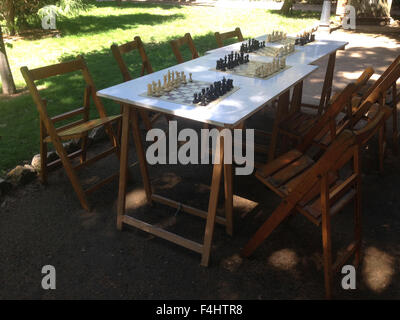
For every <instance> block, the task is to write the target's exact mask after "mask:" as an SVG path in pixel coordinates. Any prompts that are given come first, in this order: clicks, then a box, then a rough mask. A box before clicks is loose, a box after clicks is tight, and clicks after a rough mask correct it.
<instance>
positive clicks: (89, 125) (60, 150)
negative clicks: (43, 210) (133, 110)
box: [21, 56, 121, 210]
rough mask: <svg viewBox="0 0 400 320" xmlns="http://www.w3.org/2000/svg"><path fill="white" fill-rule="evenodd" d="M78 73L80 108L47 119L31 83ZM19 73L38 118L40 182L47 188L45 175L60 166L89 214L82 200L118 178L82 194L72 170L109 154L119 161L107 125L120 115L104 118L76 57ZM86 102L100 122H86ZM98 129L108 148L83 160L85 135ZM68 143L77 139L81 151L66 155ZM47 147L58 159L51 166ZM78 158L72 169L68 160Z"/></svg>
mask: <svg viewBox="0 0 400 320" xmlns="http://www.w3.org/2000/svg"><path fill="white" fill-rule="evenodd" d="M78 71H79V72H81V73H82V75H83V78H84V80H85V83H86V88H85V90H84V96H83V107H80V108H77V109H74V110H71V111H68V112H65V113H63V114H59V115H56V116H53V117H50V116H49V114H48V106H47V100H46V99H44V98H42V97H41V92H40V93H39V90H38V88H37V86H36V84H35V81H37V80H43V79H47V78H50V77H54V76H58V75H63V74H67V73H71V72H78ZM21 73H22V75H23V77H24V79H25V82H26V84H27V86H28V89H29V91H30V93H31V96H32V98H33V100H34V102H35V104H36V107H37V110H38V112H39V117H40V159H41V171H40V178H41V181H42V183H44V184H47V174H48V171H49V170H52V169H55V168H56V167H58V166H59V165H61V164H62V165H63V166H64V168H65V171H66V173H67V176H68V178H69V180H70V181H71V184H72V186H73V188H74V190H75V192H76V194H77V196H78V199H79V201H80V203H81V205H82V207H83V208H84V209H85V210H89V209H90V208H89V204H88V201H87V199H86V195H87V194H89V193H91V192H93V191H95V190H97V189H98V188H99V187H101V186H102V185H104V184H105V183H107V182H109V181H111V180H112V179H113V178H116V177H118V173H116V174H113V175H111V176H110V177H108V178H106V179H104V180H102V181H101V182H99V183H97V184H96V185H94V186H91V187H90V188H88V189H86V190H84V189H83V187H82V185H81V183H80V182H79V180H78V177H77V175H76V170H78V169H81V168H82V167H85V166H88V165H90V164H92V163H94V162H96V161H98V160H100V159H102V158H104V157H106V156H108V155H110V154H113V153H114V154H116V155H117V156H118V157H119V146H118V141H117V139H116V137H115V134H114V132H113V129H112V126H111V123H112V122H113V121H117V120H119V119H120V117H121V115H115V116H107V114H106V111H105V109H104V106H103V104H102V102H101V100H100V99H99V97H98V96H97V95H96V87H95V85H94V82H93V80H92V77H91V75H90V73H89V70H88V68H87V66H86V63H85V60H84V59H83V57H80V56H79V57H78V58H77V59H76V60H72V61H68V62H62V63H58V64H54V65H50V66H46V67H41V68H37V69H31V70H29V69H28V68H27V67H22V68H21ZM90 99H92V100H93V102H94V105H95V107H96V109H97V111H98V114H99V116H100V118H97V119H92V120H90V119H89V112H90ZM77 116H81V119H79V120H72V122H69V123H67V124H64V125H62V126H58V127H56V123H57V122H60V121H63V122H65V121H66V120H68V119H71V118H74V119H76V117H77ZM100 126H104V127H105V130H106V132H107V134H108V136H109V138H110V141H111V145H112V146H111V148H109V149H108V150H106V151H104V152H102V153H100V154H98V155H96V156H94V157H93V158H91V159H87V138H88V132H89V131H90V130H92V129H94V128H97V127H100ZM71 139H81V148H80V149H79V150H78V151H75V152H72V153H70V154H68V153H67V151H66V149H65V148H64V146H63V144H62V142H63V141H65V140H71ZM48 143H52V144H53V145H54V148H55V150H56V151H57V154H58V155H59V159H58V160H56V161H53V162H51V163H47V145H48ZM79 156H80V163H79V164H77V165H75V166H73V165H72V163H71V161H70V160H72V159H74V158H76V157H79Z"/></svg>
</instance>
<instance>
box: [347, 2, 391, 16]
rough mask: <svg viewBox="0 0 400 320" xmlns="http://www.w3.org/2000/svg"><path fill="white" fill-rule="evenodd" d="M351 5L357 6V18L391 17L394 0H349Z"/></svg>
mask: <svg viewBox="0 0 400 320" xmlns="http://www.w3.org/2000/svg"><path fill="white" fill-rule="evenodd" d="M348 2H349V4H350V5H352V6H354V7H355V8H356V12H357V18H385V17H387V18H388V17H390V10H391V8H392V2H393V1H392V0H371V1H365V0H349V1H348Z"/></svg>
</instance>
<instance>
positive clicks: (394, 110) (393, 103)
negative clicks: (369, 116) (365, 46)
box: [359, 55, 400, 154]
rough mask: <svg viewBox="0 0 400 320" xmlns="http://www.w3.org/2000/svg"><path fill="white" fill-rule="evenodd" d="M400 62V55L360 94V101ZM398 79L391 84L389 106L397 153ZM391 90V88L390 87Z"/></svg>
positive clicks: (399, 94) (394, 148) (399, 96)
mask: <svg viewBox="0 0 400 320" xmlns="http://www.w3.org/2000/svg"><path fill="white" fill-rule="evenodd" d="M399 63H400V55H398V56H397V58H396V59H395V60H394V61H393V62H392V63H391V64H390V65H389V67H388V68H387V69H386V70H385V72H383V73H382V75H381V76H380V77H379V79H378V80H376V81H375V83H374V84H373V85H372V86H371V87H369V88H368V90H366V91H365V92H364V93H361V94H360V99H359V103H361V102H362V101H363V100H365V99H366V98H367V97H368V96H369V95H370V94H371V93H372V92H373V91H374V90H375V89H376V88H377V87H378V86H379V85H380V84H381V83H382V82H383V81H384V80H385V78H386V77H387V76H388V75H390V74H391V73H393V71H394V69H395V68H396V66H397V65H398V64H399ZM396 81H397V79H395V80H394V82H393V83H392V86H391V96H392V97H391V98H392V99H391V100H392V101H391V102H390V103H389V104H388V106H389V107H390V108H391V109H392V121H393V131H392V141H393V150H394V152H395V153H396V154H398V152H399V130H398V120H397V104H398V102H399V101H400V92H399V93H398V92H397V84H396ZM389 90H390V89H389Z"/></svg>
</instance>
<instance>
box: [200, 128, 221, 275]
mask: <svg viewBox="0 0 400 320" xmlns="http://www.w3.org/2000/svg"><path fill="white" fill-rule="evenodd" d="M218 144H219V150H220V157H219V162H218V163H215V164H214V168H213V175H212V182H211V190H210V200H209V202H208V214H207V222H206V229H205V233H204V244H203V253H202V255H201V265H202V266H204V267H207V266H208V262H209V260H210V251H211V243H212V237H213V233H214V226H215V216H216V214H217V205H218V195H219V189H220V184H221V177H222V168H223V162H224V138H223V137H222V136H221V137H220V139H219V143H218ZM218 144H217V147H218Z"/></svg>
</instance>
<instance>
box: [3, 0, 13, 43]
mask: <svg viewBox="0 0 400 320" xmlns="http://www.w3.org/2000/svg"><path fill="white" fill-rule="evenodd" d="M5 7H6V12H5V14H4V18H5V19H6V25H7V29H8V32H9V33H10V35H11V36H14V35H15V5H14V1H13V0H5Z"/></svg>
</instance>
